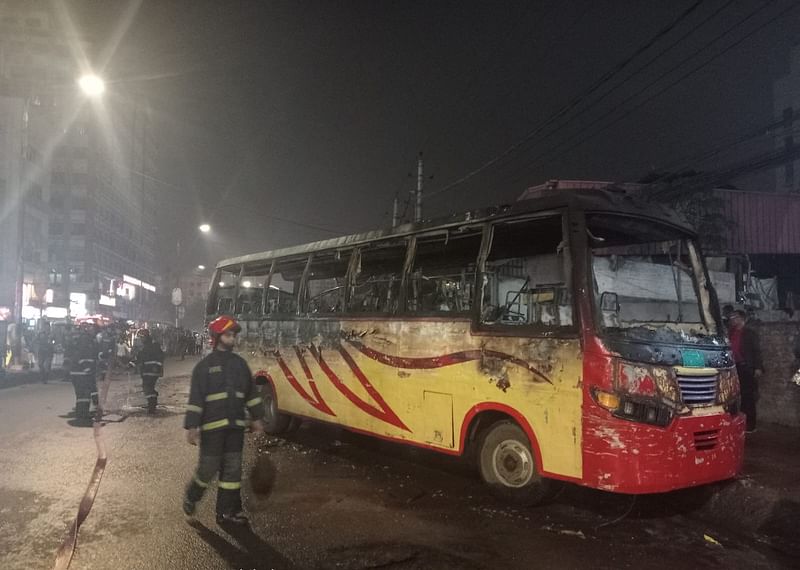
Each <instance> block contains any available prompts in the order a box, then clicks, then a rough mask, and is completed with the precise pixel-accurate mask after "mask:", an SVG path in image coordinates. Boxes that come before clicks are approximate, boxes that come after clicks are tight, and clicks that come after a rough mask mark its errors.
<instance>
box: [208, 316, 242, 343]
mask: <svg viewBox="0 0 800 570" xmlns="http://www.w3.org/2000/svg"><path fill="white" fill-rule="evenodd" d="M241 330H242V327H241V326H239V323H237V322H236V319H234V318H233V317H228V316H227V315H223V316H221V317H217V318H216V319H214V320H213V321H211V322H210V323H208V334H210V335H211V340H212V342H216V340H217V339H218V338H219V337H220V336H221V335H222V334H223V333H226V332H229V331H230V332H233V333H238V332H239V331H241Z"/></svg>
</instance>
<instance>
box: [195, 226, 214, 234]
mask: <svg viewBox="0 0 800 570" xmlns="http://www.w3.org/2000/svg"><path fill="white" fill-rule="evenodd" d="M197 229H198V230H200V231H201V232H203V233H204V234H207V233H208V232H210V231H211V226H209V225H208V224H200V225H199V226H198V227H197Z"/></svg>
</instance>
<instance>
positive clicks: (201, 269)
mask: <svg viewBox="0 0 800 570" xmlns="http://www.w3.org/2000/svg"><path fill="white" fill-rule="evenodd" d="M205 269H206V266H205V265H198V266H197V270H198V271H205Z"/></svg>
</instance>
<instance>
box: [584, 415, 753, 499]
mask: <svg viewBox="0 0 800 570" xmlns="http://www.w3.org/2000/svg"><path fill="white" fill-rule="evenodd" d="M594 408H595V409H594V410H592V411H593V413H592V414H590V415H589V417H584V429H583V438H584V440H583V441H584V451H583V474H584V476H583V480H582V483H583V484H584V485H586V486H589V487H594V488H597V489H603V490H606V491H614V492H617V493H629V494H643V493H663V492H667V491H673V490H676V489H683V488H687V487H695V486H697V485H703V484H706V483H713V482H715V481H724V480H726V479H731V478H733V477H735V476H736V475H737V474H738V473H739V471H740V470H741V467H742V460H743V455H744V424H745V417H744V415H743V414H738V415H735V416H732V415H730V414H728V413H724V412H723V413H719V414H713V415H705V416H685V417H678V418H676V419H674V420H673V421H672V422H671V424H670V425H669V426H667V427H666V428H661V427H656V426H651V425H647V424H641V423H636V422H631V421H627V420H622V419H618V418H615V417H613V416H611V415H610V414H608V413H606V412H605V410H602V409H599V408H598V407H596V406H594Z"/></svg>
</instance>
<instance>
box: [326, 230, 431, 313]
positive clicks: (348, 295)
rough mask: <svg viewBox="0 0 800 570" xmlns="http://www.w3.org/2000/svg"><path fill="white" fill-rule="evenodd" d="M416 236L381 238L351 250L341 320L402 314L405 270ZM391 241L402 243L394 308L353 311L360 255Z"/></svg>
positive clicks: (404, 293) (404, 297) (405, 281)
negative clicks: (401, 260) (401, 257)
mask: <svg viewBox="0 0 800 570" xmlns="http://www.w3.org/2000/svg"><path fill="white" fill-rule="evenodd" d="M415 238H416V234H412V235H405V236H390V237H387V238H381V239H377V240H373V241H370V242H367V243H364V244H361V245H359V246H356V247H354V248H353V250H352V254H351V258H350V263H349V266H348V270H347V277H346V283H347V286H346V292H345V308H344V311H343V312H342V313H339V314H338V315H340V316H341V317H342V318H347V319H351V320H357V319H370V318H378V319H379V318H387V317H398V316H400V315H403V314H404V307H405V299H406V285H407V270H408V262H409V253H410V251H411V248H412V247H413V245H412V244H413V243H414V242H415ZM393 241H402V242H403V243H402V245H403V262H402V264H401V266H400V272H399V277H400V283H399V285H398V292H397V300H396V301H395V303H394V306H393V307H392V308H390V309H389V310H387V311H353V310H351V308H350V303H351V301H352V298H353V290H354V288H355V287H356V283H355V279H356V276H357V273H356V269H357V268H358V267H360V265H361V261H362V255H363V253H364V250H366V249H368V248H371V247H374V246H376V245H378V246H380V245H381V244H385V243H389V242H393Z"/></svg>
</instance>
